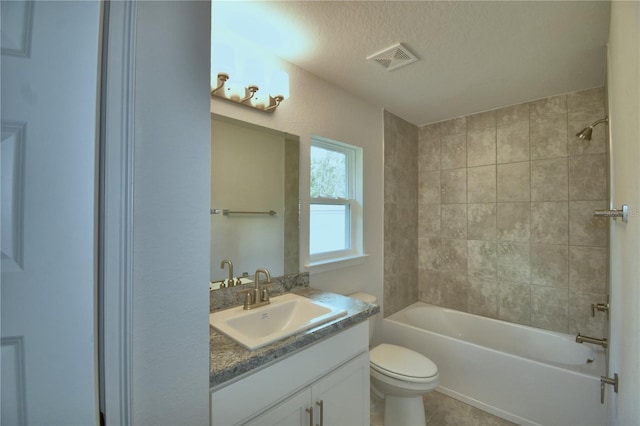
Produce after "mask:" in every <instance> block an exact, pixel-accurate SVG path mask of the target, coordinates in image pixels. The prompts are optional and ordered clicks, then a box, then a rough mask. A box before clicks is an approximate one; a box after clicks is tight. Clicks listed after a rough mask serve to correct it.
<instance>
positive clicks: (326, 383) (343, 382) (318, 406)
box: [312, 353, 369, 426]
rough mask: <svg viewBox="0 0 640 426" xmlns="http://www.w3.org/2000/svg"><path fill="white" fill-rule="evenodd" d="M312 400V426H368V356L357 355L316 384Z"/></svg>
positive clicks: (313, 387) (365, 354)
mask: <svg viewBox="0 0 640 426" xmlns="http://www.w3.org/2000/svg"><path fill="white" fill-rule="evenodd" d="M312 398H313V408H314V410H313V411H314V415H315V422H314V424H318V425H321V426H344V425H368V424H369V354H368V353H364V354H362V355H360V356H359V357H357V358H356V359H354V360H353V361H350V362H349V363H347V364H345V365H343V366H342V367H340V368H338V369H337V370H335V371H333V372H332V373H330V374H328V375H327V376H325V377H323V378H322V379H320V380H319V381H318V382H316V383H315V384H314V385H313V386H312ZM321 416H322V419H321V418H320V417H321Z"/></svg>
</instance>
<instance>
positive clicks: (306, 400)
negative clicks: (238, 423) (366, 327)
mask: <svg viewBox="0 0 640 426" xmlns="http://www.w3.org/2000/svg"><path fill="white" fill-rule="evenodd" d="M368 375H369V357H368V354H362V355H360V356H358V357H357V358H355V359H353V360H352V361H350V362H348V363H347V364H345V365H343V366H342V367H340V368H338V369H336V370H335V371H333V372H331V373H329V374H327V375H326V376H325V377H323V378H322V379H320V380H318V381H317V382H315V383H314V384H313V385H311V386H309V387H307V388H305V389H303V390H301V391H299V392H298V393H296V394H294V395H293V396H291V397H289V398H287V399H285V400H284V401H283V402H281V403H280V404H278V405H277V406H275V407H273V408H271V409H269V410H267V411H266V412H265V413H263V414H261V415H259V416H257V417H255V418H253V419H252V420H250V421H249V422H248V423H246V424H247V425H251V426H266V425H282V426H306V425H312V426H313V425H319V426H344V425H367V424H369V413H368V406H369V404H368V403H366V401H364V399H365V398H366V399H368V398H369V393H368V392H363V387H364V386H365V385H366V386H367V389H368V380H367V379H368ZM365 382H366V383H365ZM365 406H366V407H365ZM365 408H366V412H365Z"/></svg>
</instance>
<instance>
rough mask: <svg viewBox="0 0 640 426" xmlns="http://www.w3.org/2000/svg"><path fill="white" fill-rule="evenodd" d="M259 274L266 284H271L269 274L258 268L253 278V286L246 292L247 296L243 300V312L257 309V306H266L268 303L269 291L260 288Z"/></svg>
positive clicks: (264, 269)
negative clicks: (263, 277) (264, 278)
mask: <svg viewBox="0 0 640 426" xmlns="http://www.w3.org/2000/svg"><path fill="white" fill-rule="evenodd" d="M260 274H264V276H265V277H266V279H267V281H266V282H265V283H266V284H269V283H270V282H271V274H270V273H269V271H268V270H267V269H266V268H258V269H256V274H255V276H254V278H253V282H254V284H255V286H254V288H253V290H249V291H247V294H246V295H245V298H244V306H243V309H244V310H249V309H253V308H257V307H258V306H263V305H268V304H269V303H270V302H269V290H267V289H266V288H264V287H263V288H260Z"/></svg>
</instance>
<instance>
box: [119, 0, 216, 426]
mask: <svg viewBox="0 0 640 426" xmlns="http://www.w3.org/2000/svg"><path fill="white" fill-rule="evenodd" d="M136 4H137V28H136V57H135V59H136V64H135V67H136V69H135V71H136V75H135V77H136V79H135V96H134V99H135V106H134V107H135V124H134V131H135V142H134V144H135V152H134V156H135V162H134V177H133V182H134V187H133V307H132V312H133V319H132V324H133V326H132V327H133V330H132V331H133V336H132V339H131V341H132V362H133V366H132V371H133V373H132V380H131V387H132V389H131V397H130V401H131V404H132V417H133V419H132V424H139V425H206V424H208V422H209V416H208V405H209V404H208V389H209V375H208V371H209V352H210V351H209V322H208V314H209V293H208V291H209V286H208V282H209V203H210V199H209V197H210V193H209V190H210V187H209V185H210V180H209V171H210V162H209V158H210V147H211V142H210V123H211V117H210V114H209V112H208V105H209V100H208V97H209V95H208V86H209V83H208V81H209V75H208V74H209V72H208V68H209V53H208V52H209V51H210V49H209V37H210V35H209V26H210V24H209V22H210V21H209V3H208V2H200V1H194V2H187V1H184V2H137V3H136ZM169 29H170V30H169Z"/></svg>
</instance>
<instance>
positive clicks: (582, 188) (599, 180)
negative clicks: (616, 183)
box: [569, 154, 609, 201]
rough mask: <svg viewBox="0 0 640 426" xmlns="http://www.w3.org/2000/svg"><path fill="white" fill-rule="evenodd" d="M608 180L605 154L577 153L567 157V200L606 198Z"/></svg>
mask: <svg viewBox="0 0 640 426" xmlns="http://www.w3.org/2000/svg"><path fill="white" fill-rule="evenodd" d="M608 180H609V173H608V164H607V155H606V154H592V155H579V156H575V157H570V158H569V200H577V201H588V200H605V199H607V198H608V197H607V194H608V191H607V183H608Z"/></svg>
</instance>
